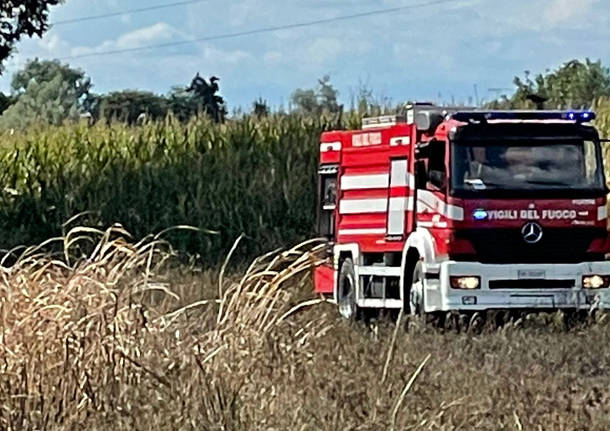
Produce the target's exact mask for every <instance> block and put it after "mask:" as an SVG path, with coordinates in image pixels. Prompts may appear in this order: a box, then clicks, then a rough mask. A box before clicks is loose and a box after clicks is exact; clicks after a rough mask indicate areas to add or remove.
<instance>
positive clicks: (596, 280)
mask: <svg viewBox="0 0 610 431" xmlns="http://www.w3.org/2000/svg"><path fill="white" fill-rule="evenodd" d="M608 286H610V277H609V276H607V275H583V277H582V287H584V288H585V289H602V288H605V287H608Z"/></svg>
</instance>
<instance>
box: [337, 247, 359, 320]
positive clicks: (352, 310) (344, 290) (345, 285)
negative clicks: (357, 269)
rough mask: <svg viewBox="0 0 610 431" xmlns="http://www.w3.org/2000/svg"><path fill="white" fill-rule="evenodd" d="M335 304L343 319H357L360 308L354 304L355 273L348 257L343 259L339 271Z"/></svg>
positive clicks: (352, 263)
mask: <svg viewBox="0 0 610 431" xmlns="http://www.w3.org/2000/svg"><path fill="white" fill-rule="evenodd" d="M337 305H338V306H339V314H340V315H341V316H343V317H344V318H345V319H347V320H350V321H356V320H358V318H359V315H360V310H359V308H358V305H357V304H356V275H355V273H354V262H353V261H352V259H349V258H348V259H345V260H344V261H343V264H342V265H341V270H340V271H339V281H338V286H337Z"/></svg>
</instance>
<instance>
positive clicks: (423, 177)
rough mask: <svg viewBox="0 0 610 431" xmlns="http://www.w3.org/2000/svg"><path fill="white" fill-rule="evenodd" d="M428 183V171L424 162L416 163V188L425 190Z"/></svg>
mask: <svg viewBox="0 0 610 431" xmlns="http://www.w3.org/2000/svg"><path fill="white" fill-rule="evenodd" d="M427 183H428V170H427V169H426V163H425V162H424V161H423V160H418V161H416V162H415V188H416V189H425V188H426V184H427Z"/></svg>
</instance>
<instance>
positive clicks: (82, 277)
mask: <svg viewBox="0 0 610 431" xmlns="http://www.w3.org/2000/svg"><path fill="white" fill-rule="evenodd" d="M61 241H62V243H63V244H64V247H63V251H62V253H59V254H57V255H54V256H50V255H45V254H39V253H38V251H37V249H30V250H27V251H26V252H24V253H23V254H22V256H21V257H20V258H19V259H18V260H17V262H16V263H15V264H14V265H12V266H11V267H9V268H5V269H2V272H1V274H0V275H1V280H0V325H1V326H0V429H11V430H22V429H51V430H52V429H75V430H80V429H198V430H200V429H205V430H259V429H260V430H285V429H295V430H319V429H321V430H382V429H397V430H399V429H400V430H402V429H434V430H435V429H444V430H449V429H475V428H476V429H490V430H495V429H566V430H567V429H569V430H572V429H582V430H585V429H586V430H588V429H600V430H603V429H609V428H610V410H609V409H610V408H609V407H608V405H609V404H608V400H609V397H610V390H609V389H608V388H609V387H610V377H609V376H608V373H607V370H608V367H609V366H610V348H608V346H607V344H608V339H609V338H610V337H609V336H610V326H609V325H608V324H607V323H606V322H605V321H601V322H597V323H594V324H588V325H584V326H579V327H576V328H573V329H571V330H569V331H566V330H564V329H563V328H562V327H561V325H558V324H557V323H556V321H557V320H559V319H558V316H534V317H533V318H528V319H522V320H519V321H517V322H513V323H511V324H507V325H505V326H503V327H501V328H495V329H494V328H487V329H484V330H483V332H482V333H480V334H474V333H469V332H463V333H457V332H455V331H440V330H437V329H433V328H430V327H421V326H413V325H411V327H410V328H409V331H408V332H405V331H404V330H403V329H402V328H399V330H398V331H395V326H394V324H393V323H392V322H391V321H390V320H389V319H380V320H378V321H377V322H376V323H372V324H370V325H369V326H365V325H364V324H360V325H350V324H348V323H346V322H344V321H342V320H341V319H339V318H338V317H337V316H336V315H337V313H336V310H335V309H334V306H332V305H331V304H319V303H318V302H319V301H317V300H315V299H312V295H311V293H310V292H311V287H310V282H309V276H308V273H309V270H310V268H311V267H312V266H314V265H315V264H316V263H317V260H318V257H317V256H318V253H317V251H318V250H319V249H320V245H319V243H317V242H315V241H312V242H309V243H305V244H302V245H300V246H299V247H296V248H294V249H292V250H289V251H287V252H284V253H272V254H269V255H267V256H263V257H261V258H259V259H257V260H256V261H255V262H254V263H253V264H252V265H251V266H250V268H249V269H248V270H247V271H246V272H245V274H244V275H243V276H241V277H235V276H230V277H224V278H223V277H218V276H216V275H214V274H211V273H208V272H205V273H197V272H196V271H192V270H191V271H186V270H184V269H179V268H172V267H171V265H168V258H169V257H170V256H171V250H170V248H169V247H168V246H167V245H166V244H164V243H163V242H162V241H159V240H158V239H156V238H154V237H151V238H148V239H147V240H144V241H142V242H140V243H138V244H132V243H130V241H129V237H128V235H127V234H126V233H125V232H124V231H122V229H121V228H119V227H114V228H113V229H110V230H108V231H106V232H98V231H92V230H85V229H77V230H74V231H72V232H71V233H70V234H69V235H68V236H67V237H66V238H63V239H62V240H61ZM227 267H230V265H228V266H227ZM229 272H230V271H229ZM218 298H222V299H221V300H218ZM601 320H603V316H602V319H601ZM394 334H396V336H395V341H394ZM386 363H387V366H386ZM386 368H387V374H386V377H385V378H382V375H383V374H384V369H386Z"/></svg>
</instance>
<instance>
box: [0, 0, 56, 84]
mask: <svg viewBox="0 0 610 431" xmlns="http://www.w3.org/2000/svg"><path fill="white" fill-rule="evenodd" d="M62 2H63V0H2V1H1V2H0V73H1V72H2V63H3V62H4V60H6V59H7V58H8V57H9V56H10V54H11V52H12V51H13V48H14V47H15V43H17V42H18V41H19V40H20V39H21V38H22V37H23V36H29V37H32V36H42V34H43V33H44V32H45V31H46V30H47V29H48V20H49V7H51V6H55V5H58V4H60V3H62Z"/></svg>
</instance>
